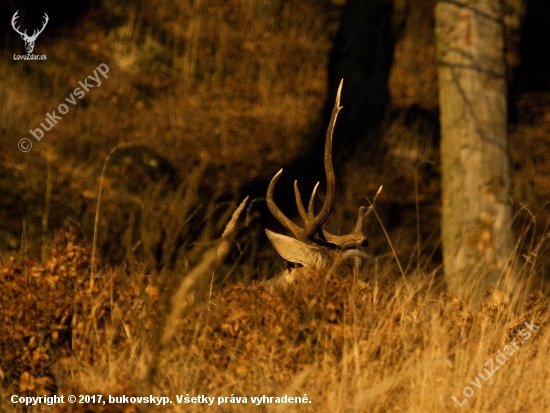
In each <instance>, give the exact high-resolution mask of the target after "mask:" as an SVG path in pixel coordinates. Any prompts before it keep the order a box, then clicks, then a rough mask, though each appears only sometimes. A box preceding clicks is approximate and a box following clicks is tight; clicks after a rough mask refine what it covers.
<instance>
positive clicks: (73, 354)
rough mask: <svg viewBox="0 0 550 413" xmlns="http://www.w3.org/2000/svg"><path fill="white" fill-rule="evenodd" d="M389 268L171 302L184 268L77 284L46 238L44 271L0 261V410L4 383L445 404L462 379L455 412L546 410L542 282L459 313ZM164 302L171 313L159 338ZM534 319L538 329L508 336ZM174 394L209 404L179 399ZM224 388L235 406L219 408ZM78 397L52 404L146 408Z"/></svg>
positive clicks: (423, 406)
mask: <svg viewBox="0 0 550 413" xmlns="http://www.w3.org/2000/svg"><path fill="white" fill-rule="evenodd" d="M204 257H205V255H204V254H203V255H202V258H201V259H200V260H199V261H198V262H197V263H196V264H195V268H196V267H200V266H201V265H203V264H204V262H203V261H204V260H205V259H206V258H204ZM394 267H395V265H392V264H390V263H385V264H382V263H380V262H373V263H372V264H371V265H368V266H367V267H366V268H365V269H364V270H363V272H362V274H361V278H362V280H359V281H356V280H353V279H352V278H351V277H347V278H335V277H332V276H331V275H330V274H327V273H309V274H305V275H304V276H303V277H300V278H299V279H298V281H297V284H296V285H295V286H293V288H290V289H289V290H287V291H285V292H278V293H277V292H276V293H269V292H268V291H267V290H266V289H265V288H264V287H263V286H262V285H261V284H257V283H252V284H250V285H247V286H245V285H244V284H236V285H230V286H228V287H226V288H223V289H221V290H219V291H218V292H217V293H216V294H215V295H214V296H212V297H211V298H209V299H208V298H206V297H204V296H203V297H204V298H203V299H196V298H195V299H192V298H190V296H188V298H187V299H185V300H182V302H179V303H175V304H174V303H173V302H172V301H171V295H172V294H171V293H170V291H174V289H172V290H168V291H167V290H166V289H167V287H169V286H170V285H172V286H174V285H177V284H179V283H181V282H182V281H183V280H184V279H185V275H184V274H181V273H180V274H178V273H168V272H161V273H155V272H152V273H149V274H146V273H143V272H141V273H140V272H134V273H132V274H128V273H126V272H125V271H123V270H122V269H119V270H106V271H104V272H103V273H102V274H101V276H100V277H98V278H97V279H96V283H95V285H94V288H93V291H92V293H91V294H89V255H88V253H87V252H86V249H85V248H83V247H82V246H79V245H78V244H75V241H74V237H73V236H71V235H68V236H63V237H59V239H58V241H57V244H56V247H55V248H54V249H53V250H52V251H51V256H50V258H49V260H48V262H47V264H46V265H45V266H41V265H40V264H38V263H36V262H33V261H25V260H23V261H21V260H19V259H17V258H16V257H13V258H12V259H11V260H10V261H9V262H7V263H6V264H5V265H3V267H2V270H1V274H2V275H1V284H2V289H1V290H2V301H1V307H0V314H1V317H2V320H3V323H2V327H1V329H0V339H1V342H2V349H3V350H2V357H1V359H0V366H1V369H2V370H1V371H2V376H3V377H4V383H5V385H6V387H5V388H4V389H3V390H2V391H1V405H2V409H3V411H20V410H18V407H17V406H15V405H12V404H11V403H10V401H9V397H10V396H11V395H12V394H20V395H43V394H44V393H47V394H50V393H56V394H64V395H69V394H101V395H103V397H104V398H105V397H107V398H108V396H109V395H112V396H115V395H116V396H121V395H127V396H141V395H149V394H153V395H155V396H167V397H170V398H171V399H172V401H173V404H171V405H170V406H167V407H164V408H163V407H160V408H158V411H181V412H183V411H185V412H193V411H203V410H204V409H208V411H220V412H227V411H270V410H278V409H282V410H284V411H312V412H313V411H315V412H318V411H323V412H348V411H357V412H360V411H369V412H436V411H441V410H442V409H443V410H444V411H454V410H456V409H458V406H457V405H456V404H455V402H454V401H453V400H452V399H451V397H452V396H455V397H456V398H457V400H459V401H462V400H463V399H465V397H464V396H463V395H462V392H463V388H464V387H466V386H469V387H471V388H472V389H473V390H474V392H475V393H474V395H472V396H471V397H469V398H467V400H468V401H467V403H466V404H465V405H464V407H462V409H465V410H468V411H476V412H484V411H519V410H521V411H533V412H534V411H544V410H545V408H546V407H547V406H549V404H550V400H549V399H548V396H547V392H546V391H545V389H547V388H548V385H550V375H549V374H548V369H547V368H546V357H548V355H549V354H548V352H549V349H550V335H549V334H548V328H549V326H550V324H549V320H550V316H549V313H548V301H547V299H546V298H543V295H542V294H541V293H537V292H529V290H528V289H527V285H526V284H524V285H523V286H522V287H521V288H518V289H517V291H516V293H515V296H514V297H513V300H512V301H511V303H505V302H502V301H501V300H499V296H498V295H496V294H493V295H491V294H489V297H488V299H487V301H486V303H484V304H483V305H482V306H481V307H480V308H479V309H478V310H477V311H476V312H473V313H472V312H469V311H467V310H466V308H467V302H464V301H463V300H462V299H461V298H460V297H455V296H453V295H450V294H448V293H446V292H444V291H443V290H442V289H441V285H440V284H439V282H438V281H437V277H436V275H435V274H427V273H425V272H421V271H420V272H414V273H410V274H407V284H408V286H406V285H405V284H404V281H403V280H402V278H401V276H400V274H399V273H398V272H397V271H396V269H395V268H394ZM532 270H533V268H525V269H524V271H532ZM190 272H192V269H189V270H188V271H187V273H190ZM531 275H533V274H531ZM170 277H175V279H174V278H172V279H170ZM526 278H529V277H526ZM174 283H176V284H174ZM521 302H524V303H525V304H524V305H523V306H520V305H519V304H518V303H521ZM174 305H176V307H178V306H183V307H182V308H181V310H178V311H183V315H182V316H181V317H179V318H178V320H179V321H178V323H177V325H176V326H175V330H174V331H173V332H172V333H171V335H170V336H171V337H172V338H170V339H169V340H168V341H167V342H164V343H162V342H161V340H159V338H160V337H162V336H163V334H164V333H165V331H166V329H167V328H174V326H172V327H168V326H167V324H166V322H165V321H163V320H166V317H167V315H168V314H169V313H171V312H173V310H174ZM531 321H533V322H534V323H535V324H536V325H538V326H540V328H538V329H536V333H534V334H532V335H531V337H529V338H528V339H525V335H523V336H522V337H520V336H518V334H519V333H520V330H521V329H526V327H525V325H524V322H531ZM526 331H529V330H526ZM523 334H525V333H523ZM514 339H515V342H516V343H517V345H518V350H516V351H515V352H514V354H513V355H511V356H509V357H508V358H509V360H508V361H506V362H505V363H503V364H502V365H501V366H500V369H499V370H498V371H495V374H494V376H493V377H490V378H489V379H488V380H487V381H484V380H480V378H479V377H478V378H477V379H476V376H477V375H478V373H480V372H481V374H482V375H483V376H484V377H485V378H487V372H486V371H485V372H484V370H483V369H484V368H487V369H488V370H489V371H490V368H489V365H488V364H487V365H486V364H485V363H486V361H487V360H489V359H490V358H493V359H494V360H495V368H496V366H497V365H498V364H497V362H496V360H497V359H496V357H497V356H498V355H499V353H498V351H499V350H501V351H507V350H506V348H505V345H506V344H508V343H510V341H511V340H514ZM522 339H524V341H525V342H524V343H520V340H522ZM498 360H501V361H502V360H503V359H502V358H499V359H498ZM476 380H477V382H479V386H480V388H477V387H476V384H477V382H476ZM471 382H473V383H475V384H471ZM467 394H469V393H467ZM176 395H183V396H185V395H190V396H199V395H207V396H210V397H216V399H215V400H216V401H215V402H214V404H213V405H212V406H211V407H205V406H202V405H197V404H178V403H177V402H176ZM231 395H233V396H238V397H246V398H247V402H248V403H247V404H246V405H244V404H238V403H234V404H231V403H229V402H228V403H227V404H222V405H218V404H217V403H218V399H217V397H222V396H228V397H230V396H231ZM262 395H266V396H275V397H277V396H279V397H282V396H284V395H288V396H293V397H294V396H301V397H303V396H304V395H307V397H308V400H310V401H311V403H310V404H309V403H308V404H286V405H278V404H275V403H272V404H269V403H264V404H262V405H254V404H253V403H252V400H251V397H253V396H259V397H261V396H262ZM228 400H229V399H228ZM242 400H244V399H241V403H242ZM76 407H77V409H76V410H72V409H73V407H69V406H67V405H57V406H56V407H55V408H54V409H53V411H58V412H61V411H82V412H84V411H86V412H91V411H94V412H95V411H97V412H113V411H117V412H126V411H146V410H148V406H146V405H143V404H142V405H137V404H136V405H122V404H120V405H115V404H113V405H105V406H104V405H92V404H88V405H80V406H76ZM153 410H155V409H153ZM29 411H41V410H40V408H38V407H35V408H31V409H30V410H29ZM155 411H156V410H155Z"/></svg>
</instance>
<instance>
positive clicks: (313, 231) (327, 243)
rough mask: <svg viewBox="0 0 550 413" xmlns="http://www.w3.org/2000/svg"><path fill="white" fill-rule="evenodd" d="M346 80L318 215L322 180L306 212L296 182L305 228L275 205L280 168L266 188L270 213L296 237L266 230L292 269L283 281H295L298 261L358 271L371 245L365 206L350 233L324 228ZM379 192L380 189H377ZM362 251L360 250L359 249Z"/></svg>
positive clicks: (331, 201)
mask: <svg viewBox="0 0 550 413" xmlns="http://www.w3.org/2000/svg"><path fill="white" fill-rule="evenodd" d="M342 84H343V79H342V81H341V82H340V86H339V87H338V93H337V94H336V102H335V103H334V108H333V109H332V115H331V118H330V123H329V126H328V129H327V135H326V141H325V156H324V158H325V173H326V178H327V191H326V196H325V200H324V203H323V207H322V209H321V211H319V213H318V214H315V205H314V204H315V194H316V192H317V188H318V187H319V182H318V183H317V185H315V187H314V188H313V192H312V194H311V197H310V198H309V203H308V207H307V211H306V209H305V208H304V205H303V203H302V198H301V195H300V191H299V189H298V181H294V194H295V198H296V206H297V208H298V213H299V214H300V217H301V218H302V221H303V227H301V226H299V225H298V224H295V223H294V222H292V221H291V220H290V219H289V218H288V217H287V216H286V215H285V214H284V213H283V212H282V211H281V210H280V209H279V208H278V207H277V205H276V204H275V201H274V199H273V192H274V190H275V185H276V184H277V181H278V179H279V177H280V176H281V174H282V173H283V170H282V169H281V170H280V171H279V172H277V174H276V175H275V176H274V177H273V179H272V180H271V182H270V184H269V187H268V188H267V195H266V202H267V206H268V208H269V211H270V212H271V214H272V215H273V216H274V217H275V218H276V219H277V221H279V222H280V223H281V224H282V225H283V226H284V227H285V228H286V229H288V230H289V231H290V232H292V234H294V236H295V237H296V238H291V237H287V236H285V235H282V234H277V233H275V232H273V231H270V230H269V229H266V230H265V232H266V234H267V237H268V238H269V240H270V241H271V243H272V244H273V246H274V247H275V249H276V250H277V252H278V253H279V255H280V256H281V257H283V258H284V259H285V260H286V261H287V262H288V263H289V268H288V269H287V270H286V271H285V272H284V273H283V274H281V277H278V278H281V279H282V280H283V281H286V282H287V283H289V282H292V280H293V279H294V277H295V267H296V264H298V265H300V266H303V267H305V268H310V269H321V268H326V269H329V270H334V272H335V273H338V274H342V273H345V272H351V271H354V272H356V271H357V270H358V269H359V267H360V264H361V260H360V250H361V248H362V247H366V246H367V245H368V243H367V238H366V236H365V235H364V234H363V232H362V228H363V218H364V216H365V208H364V207H360V208H359V216H358V217H357V223H356V224H355V228H354V229H353V231H352V232H351V233H350V234H347V235H333V234H330V233H329V232H327V231H325V230H324V229H323V228H322V227H323V224H324V223H325V222H326V221H327V219H328V218H329V216H330V213H331V212H332V207H333V205H334V195H335V190H336V181H335V178H334V168H333V166H332V135H333V131H334V125H335V123H336V118H337V117H338V112H340V109H342V107H341V106H340V95H341V92H342ZM378 193H380V190H379V191H378ZM358 250H359V251H358Z"/></svg>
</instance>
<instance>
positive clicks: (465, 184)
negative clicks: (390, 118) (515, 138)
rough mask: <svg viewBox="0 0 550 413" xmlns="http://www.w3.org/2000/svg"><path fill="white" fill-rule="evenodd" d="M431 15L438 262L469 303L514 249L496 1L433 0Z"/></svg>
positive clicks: (496, 281) (498, 280) (495, 282)
mask: <svg viewBox="0 0 550 413" xmlns="http://www.w3.org/2000/svg"><path fill="white" fill-rule="evenodd" d="M435 16H436V30H435V32H436V39H437V40H436V41H437V63H438V76H439V105H440V111H441V114H440V116H441V165H442V204H443V205H442V242H443V261H444V268H445V272H446V274H447V276H448V283H449V286H450V288H451V289H452V290H453V291H457V292H459V293H461V294H464V295H470V294H472V295H473V296H474V297H475V299H474V304H475V303H476V302H478V301H479V298H480V296H481V294H482V293H483V292H484V290H485V289H488V288H493V287H497V288H498V287H500V285H501V284H502V283H503V281H504V278H505V277H504V275H506V274H507V273H508V270H509V263H510V258H511V256H512V253H513V248H514V236H513V234H512V231H511V219H512V205H511V201H510V195H509V194H510V170H509V161H508V136H507V101H506V97H507V90H506V64H505V50H504V49H505V46H504V44H505V43H504V22H503V5H502V1H501V0H441V1H439V2H438V4H437V6H436V11H435ZM505 288H506V287H505Z"/></svg>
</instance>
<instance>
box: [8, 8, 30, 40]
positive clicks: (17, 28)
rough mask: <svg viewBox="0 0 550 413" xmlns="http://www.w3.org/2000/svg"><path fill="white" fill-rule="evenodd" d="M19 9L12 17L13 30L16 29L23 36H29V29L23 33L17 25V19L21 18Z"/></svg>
mask: <svg viewBox="0 0 550 413" xmlns="http://www.w3.org/2000/svg"><path fill="white" fill-rule="evenodd" d="M18 13H19V10H17V11H16V12H15V14H14V15H13V17H12V18H11V27H13V30H15V31H16V32H17V33H19V34H20V35H21V36H27V31H26V30H25V33H22V32H21V31H20V30H19V26H17V27H15V21H16V20H17V19H18V18H19V15H18Z"/></svg>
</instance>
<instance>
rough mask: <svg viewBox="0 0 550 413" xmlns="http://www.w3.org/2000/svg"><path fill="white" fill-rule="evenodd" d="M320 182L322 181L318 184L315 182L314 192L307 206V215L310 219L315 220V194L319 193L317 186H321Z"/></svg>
mask: <svg viewBox="0 0 550 413" xmlns="http://www.w3.org/2000/svg"><path fill="white" fill-rule="evenodd" d="M319 184H320V182H317V184H315V187H314V188H313V192H312V193H311V196H310V197H309V204H308V206H307V217H308V219H309V221H313V219H314V218H315V194H316V193H317V188H319Z"/></svg>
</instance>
